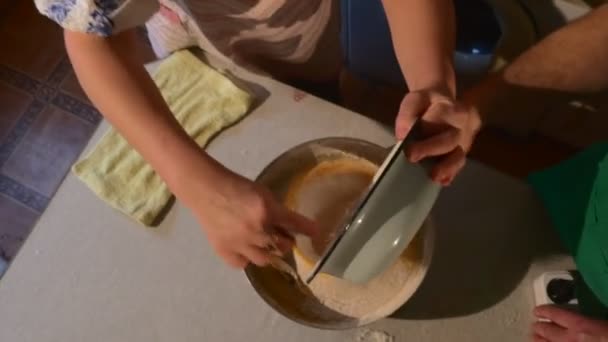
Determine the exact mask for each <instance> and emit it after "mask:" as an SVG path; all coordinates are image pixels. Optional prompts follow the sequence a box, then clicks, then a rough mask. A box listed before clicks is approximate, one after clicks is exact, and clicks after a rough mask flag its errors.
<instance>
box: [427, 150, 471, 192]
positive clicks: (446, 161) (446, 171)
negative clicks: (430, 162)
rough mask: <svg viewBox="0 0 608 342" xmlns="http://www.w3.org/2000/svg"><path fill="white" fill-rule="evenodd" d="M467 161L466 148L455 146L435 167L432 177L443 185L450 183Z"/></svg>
mask: <svg viewBox="0 0 608 342" xmlns="http://www.w3.org/2000/svg"><path fill="white" fill-rule="evenodd" d="M466 161H467V159H466V154H465V153H464V150H463V149H462V148H460V147H457V148H455V149H454V150H453V151H452V152H450V153H448V155H446V156H445V157H444V158H442V159H441V161H439V162H438V163H437V165H435V166H434V167H433V170H432V171H431V179H433V181H434V182H436V183H439V184H441V185H443V186H447V185H450V184H451V183H452V181H453V180H454V177H456V175H457V174H458V173H459V172H460V170H462V168H463V167H464V165H465V164H466Z"/></svg>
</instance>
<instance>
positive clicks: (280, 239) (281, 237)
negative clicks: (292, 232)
mask: <svg viewBox="0 0 608 342" xmlns="http://www.w3.org/2000/svg"><path fill="white" fill-rule="evenodd" d="M275 236H276V246H277V247H278V248H279V250H280V251H281V253H283V254H284V253H287V252H289V251H290V250H291V249H292V248H293V245H294V240H293V238H292V237H291V236H286V235H285V234H281V233H277V235H275Z"/></svg>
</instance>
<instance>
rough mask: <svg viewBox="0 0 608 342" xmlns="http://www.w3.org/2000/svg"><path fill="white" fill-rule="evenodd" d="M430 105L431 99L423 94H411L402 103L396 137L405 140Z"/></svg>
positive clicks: (398, 115) (396, 125) (396, 126)
mask: <svg viewBox="0 0 608 342" xmlns="http://www.w3.org/2000/svg"><path fill="white" fill-rule="evenodd" d="M429 105H430V102H429V97H428V96H427V95H425V94H421V93H416V92H414V93H409V94H407V95H406V96H405V98H404V99H403V102H401V106H400V107H399V113H398V114H397V121H396V122H395V136H396V137H397V140H403V139H405V137H406V136H407V135H408V134H409V132H410V130H411V129H412V126H414V123H415V122H416V120H417V119H418V118H419V117H420V116H422V114H423V113H424V111H425V110H426V109H427V107H428V106H429Z"/></svg>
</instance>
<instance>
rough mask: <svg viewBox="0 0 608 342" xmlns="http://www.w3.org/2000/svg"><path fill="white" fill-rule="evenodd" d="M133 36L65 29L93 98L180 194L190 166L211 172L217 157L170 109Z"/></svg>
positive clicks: (80, 74) (71, 52)
mask: <svg viewBox="0 0 608 342" xmlns="http://www.w3.org/2000/svg"><path fill="white" fill-rule="evenodd" d="M132 39H133V36H132V33H123V34H121V35H118V36H115V37H111V38H107V39H104V38H99V37H94V36H90V35H86V34H81V33H74V32H67V31H66V33H65V40H66V47H67V50H68V54H69V56H70V59H71V61H72V64H73V65H74V69H75V71H76V74H77V76H78V79H79V81H80V83H81V85H82V87H83V88H84V90H85V92H86V93H87V95H88V96H89V98H90V99H91V101H92V102H93V103H94V104H95V106H96V107H97V108H98V109H99V111H100V112H101V113H102V114H103V115H104V117H105V118H106V119H107V120H108V121H109V122H110V123H111V124H112V125H113V126H114V127H115V128H116V129H117V130H118V131H119V132H120V133H121V134H122V135H123V136H124V137H125V138H126V139H127V140H128V141H129V143H130V144H131V145H132V146H133V147H134V148H135V149H136V150H137V151H138V152H139V153H140V154H141V155H142V156H143V157H144V159H146V160H147V161H148V162H149V163H150V164H151V166H152V167H153V168H154V169H155V170H156V171H157V172H158V173H159V175H160V176H161V177H162V178H163V179H164V180H165V181H166V182H167V183H168V185H169V187H170V188H171V189H172V190H173V191H174V192H175V193H176V195H178V196H179V195H180V192H182V191H183V189H182V188H183V185H182V183H184V182H183V181H182V179H183V178H184V177H185V176H186V175H187V173H188V172H189V171H188V169H190V168H192V166H193V164H196V168H197V170H198V172H203V173H204V172H205V168H206V167H209V172H211V171H212V166H214V165H213V161H212V160H211V158H209V157H207V156H206V154H204V152H203V151H202V150H201V149H200V148H199V147H198V146H197V145H196V144H195V143H194V141H193V140H192V139H190V137H188V135H187V134H186V132H185V131H184V130H183V129H182V128H181V126H180V125H179V123H178V122H177V121H176V119H175V118H174V116H173V115H172V114H171V112H170V110H169V108H168V106H167V105H166V104H165V102H164V99H163V98H162V96H161V94H160V92H159V91H158V89H157V88H156V86H155V84H154V82H153V81H152V79H151V78H150V76H149V75H148V73H147V72H146V70H145V68H144V67H143V65H142V64H141V63H140V61H139V59H138V58H137V54H136V52H135V51H133V46H134V45H133V44H132ZM216 166H217V165H216ZM186 177H187V176H186Z"/></svg>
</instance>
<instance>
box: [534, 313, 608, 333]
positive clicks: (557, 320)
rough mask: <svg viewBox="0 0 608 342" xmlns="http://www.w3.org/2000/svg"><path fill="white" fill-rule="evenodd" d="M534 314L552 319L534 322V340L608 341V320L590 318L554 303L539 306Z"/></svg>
mask: <svg viewBox="0 0 608 342" xmlns="http://www.w3.org/2000/svg"><path fill="white" fill-rule="evenodd" d="M534 314H535V315H536V316H537V317H538V318H544V319H548V320H550V321H551V322H550V323H546V322H537V323H534V325H533V326H532V335H533V340H534V342H608V322H605V321H598V320H593V319H589V318H586V317H584V316H581V315H578V314H576V313H573V312H570V311H567V310H564V309H560V308H557V307H555V306H552V305H543V306H539V307H537V308H536V309H535V310H534Z"/></svg>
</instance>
